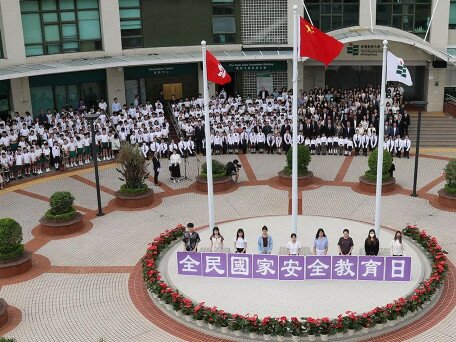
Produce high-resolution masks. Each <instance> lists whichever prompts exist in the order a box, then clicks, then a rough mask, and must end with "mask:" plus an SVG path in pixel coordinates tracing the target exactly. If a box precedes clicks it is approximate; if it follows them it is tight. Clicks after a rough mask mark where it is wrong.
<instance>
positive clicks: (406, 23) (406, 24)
mask: <svg viewBox="0 0 456 342" xmlns="http://www.w3.org/2000/svg"><path fill="white" fill-rule="evenodd" d="M413 19H414V18H413V15H404V18H403V19H402V22H403V25H402V27H403V30H404V31H408V32H412V31H413Z"/></svg>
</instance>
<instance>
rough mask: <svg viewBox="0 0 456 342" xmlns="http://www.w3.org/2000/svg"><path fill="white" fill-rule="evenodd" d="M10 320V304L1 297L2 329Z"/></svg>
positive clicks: (0, 319) (0, 318) (0, 314)
mask: <svg viewBox="0 0 456 342" xmlns="http://www.w3.org/2000/svg"><path fill="white" fill-rule="evenodd" d="M6 322H8V304H6V302H5V300H4V299H3V298H0V330H1V329H2V328H3V326H4V325H5V324H6Z"/></svg>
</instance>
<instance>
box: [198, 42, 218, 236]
mask: <svg viewBox="0 0 456 342" xmlns="http://www.w3.org/2000/svg"><path fill="white" fill-rule="evenodd" d="M201 56H202V58H203V87H204V92H203V93H204V134H205V136H206V139H205V140H206V164H207V206H208V210H209V229H212V228H214V227H215V214H214V184H213V179H212V153H211V128H210V121H209V91H208V89H207V65H206V41H204V40H203V41H202V42H201Z"/></svg>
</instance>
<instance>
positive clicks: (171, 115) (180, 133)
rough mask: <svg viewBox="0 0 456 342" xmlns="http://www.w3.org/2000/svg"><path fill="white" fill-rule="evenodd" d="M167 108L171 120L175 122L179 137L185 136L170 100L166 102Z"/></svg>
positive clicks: (174, 125)
mask: <svg viewBox="0 0 456 342" xmlns="http://www.w3.org/2000/svg"><path fill="white" fill-rule="evenodd" d="M165 108H166V110H167V111H168V115H169V117H170V118H171V122H172V124H173V127H174V130H175V131H176V134H177V136H178V137H179V138H181V137H183V136H184V135H183V134H182V131H181V130H180V128H179V124H178V122H177V120H176V118H175V117H174V113H173V110H172V108H171V105H170V104H169V102H167V103H166V106H165Z"/></svg>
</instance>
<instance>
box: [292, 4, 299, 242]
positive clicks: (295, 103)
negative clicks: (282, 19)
mask: <svg viewBox="0 0 456 342" xmlns="http://www.w3.org/2000/svg"><path fill="white" fill-rule="evenodd" d="M293 16H294V41H293V103H292V114H293V127H292V131H293V132H292V133H293V144H292V154H293V158H292V159H293V163H292V166H293V167H292V179H291V215H292V217H291V232H292V233H295V234H297V232H298V36H299V33H298V32H299V31H298V30H299V15H298V6H296V5H294V6H293Z"/></svg>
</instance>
